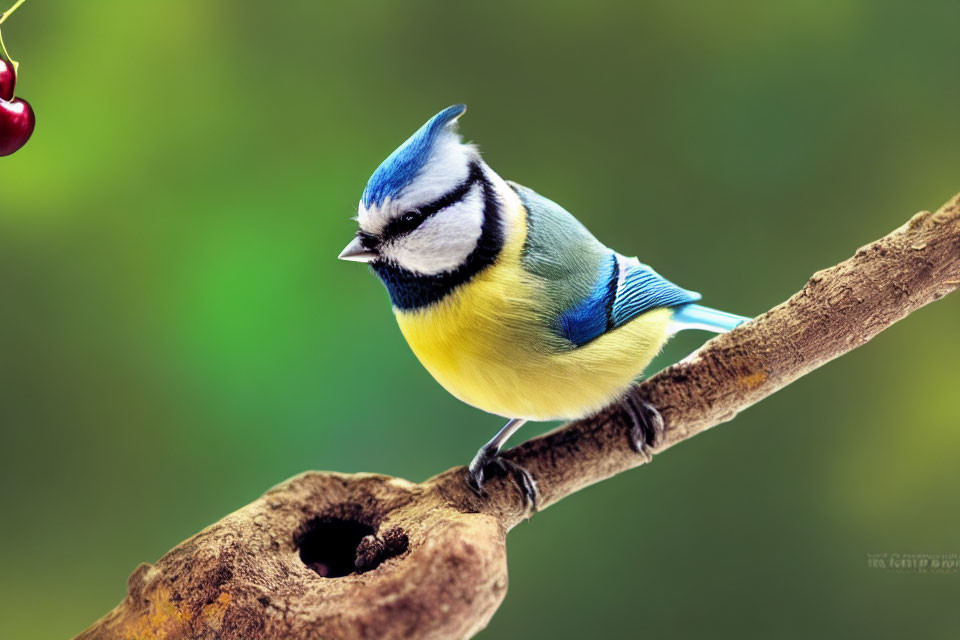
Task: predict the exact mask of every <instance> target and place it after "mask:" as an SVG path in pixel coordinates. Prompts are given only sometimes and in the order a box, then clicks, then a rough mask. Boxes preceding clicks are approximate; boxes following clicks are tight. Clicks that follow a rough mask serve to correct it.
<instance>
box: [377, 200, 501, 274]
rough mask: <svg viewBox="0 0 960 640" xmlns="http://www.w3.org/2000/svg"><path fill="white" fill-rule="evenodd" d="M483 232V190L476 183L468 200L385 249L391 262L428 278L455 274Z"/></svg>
mask: <svg viewBox="0 0 960 640" xmlns="http://www.w3.org/2000/svg"><path fill="white" fill-rule="evenodd" d="M482 229H483V190H482V188H481V185H479V184H475V185H474V186H473V187H472V188H471V189H470V191H469V192H468V193H467V195H466V196H464V198H463V199H462V200H461V201H460V202H458V203H456V204H454V205H451V206H449V207H447V208H446V209H443V210H441V211H438V212H437V213H436V214H434V215H432V216H430V217H429V218H427V220H425V221H424V222H423V224H421V225H420V226H419V227H417V228H416V229H415V230H414V231H412V232H411V233H409V234H407V235H405V236H401V237H399V238H397V239H396V240H394V241H392V242H389V243H387V245H386V246H384V247H383V248H382V249H381V252H382V254H383V255H384V257H386V258H387V259H388V260H391V261H392V262H395V263H396V264H399V265H400V266H402V267H403V268H405V269H408V270H410V271H414V272H417V273H421V274H424V275H436V274H438V273H443V272H445V271H453V270H454V269H456V268H457V267H459V266H460V265H461V264H463V263H464V262H465V261H466V259H467V256H469V255H470V253H471V252H472V251H473V250H474V248H475V247H476V246H477V241H478V240H479V239H480V233H481V232H482Z"/></svg>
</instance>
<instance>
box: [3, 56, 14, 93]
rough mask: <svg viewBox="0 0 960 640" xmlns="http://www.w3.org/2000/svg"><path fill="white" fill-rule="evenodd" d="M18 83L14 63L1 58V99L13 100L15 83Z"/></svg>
mask: <svg viewBox="0 0 960 640" xmlns="http://www.w3.org/2000/svg"><path fill="white" fill-rule="evenodd" d="M16 83H17V74H16V73H14V71H13V65H12V64H11V63H9V62H7V61H6V60H0V100H13V85H15V84H16Z"/></svg>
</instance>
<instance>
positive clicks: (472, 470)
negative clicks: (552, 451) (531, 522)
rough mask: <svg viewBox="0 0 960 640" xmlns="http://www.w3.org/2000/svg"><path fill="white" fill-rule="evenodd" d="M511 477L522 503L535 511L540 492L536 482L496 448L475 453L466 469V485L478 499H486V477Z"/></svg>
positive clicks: (482, 449) (489, 447)
mask: <svg viewBox="0 0 960 640" xmlns="http://www.w3.org/2000/svg"><path fill="white" fill-rule="evenodd" d="M497 476H511V477H513V480H514V482H516V483H517V488H518V489H520V493H521V494H523V500H524V503H525V504H526V505H527V508H529V509H530V510H531V511H536V510H537V507H538V505H539V504H540V491H539V490H538V489H537V482H536V481H535V480H534V479H533V476H532V475H531V474H530V472H529V471H527V470H526V469H524V468H523V467H521V466H520V465H519V464H517V463H516V462H513V461H512V460H508V459H506V458H504V457H503V456H501V455H500V451H499V450H498V449H497V448H496V447H491V446H484V447H481V448H480V450H479V451H477V455H475V456H474V457H473V460H471V461H470V465H469V466H468V467H467V485H468V486H469V487H470V488H471V489H473V492H474V493H476V494H477V495H478V496H480V497H486V495H487V494H486V492H485V491H484V490H483V483H484V480H485V479H486V478H488V477H497Z"/></svg>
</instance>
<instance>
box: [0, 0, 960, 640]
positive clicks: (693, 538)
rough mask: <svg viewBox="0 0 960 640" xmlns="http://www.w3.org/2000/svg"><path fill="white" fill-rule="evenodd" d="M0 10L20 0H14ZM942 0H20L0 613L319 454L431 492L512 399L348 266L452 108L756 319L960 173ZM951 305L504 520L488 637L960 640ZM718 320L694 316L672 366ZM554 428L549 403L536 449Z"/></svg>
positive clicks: (6, 282) (627, 235)
mask: <svg viewBox="0 0 960 640" xmlns="http://www.w3.org/2000/svg"><path fill="white" fill-rule="evenodd" d="M7 4H10V1H9V0H8V2H7ZM958 24H960V4H958V3H956V2H953V1H950V2H946V1H944V2H925V3H913V4H908V3H901V2H868V1H866V0H863V1H860V2H849V1H843V2H800V1H792V2H778V3H769V2H739V3H706V2H690V3H687V2H678V3H674V2H666V1H661V2H641V3H613V2H610V3H604V2H595V3H580V2H576V3H575V2H536V3H508V2H498V3H494V2H489V3H475V4H473V5H472V6H468V5H465V4H459V3H449V2H423V1H417V2H404V3H399V2H393V3H391V2H363V3H357V2H350V3H339V2H323V3H320V2H307V1H300V2H284V3H275V4H269V3H239V2H228V1H226V0H217V1H214V0H207V1H205V2H187V1H186V0H177V1H167V2H128V1H121V0H111V1H107V0H103V1H98V2H82V3H81V2H69V3H68V2H55V3H54V2H39V1H37V0H33V1H32V2H28V3H26V4H25V5H24V6H23V7H22V8H21V9H20V10H19V12H18V13H17V14H16V15H15V16H14V17H13V18H12V19H10V20H9V21H8V22H7V23H6V24H5V25H4V27H3V32H4V36H5V40H6V42H7V45H8V47H9V48H10V50H11V53H12V55H13V56H14V57H15V58H17V59H19V60H20V61H21V75H20V82H19V85H18V92H17V93H18V95H20V96H21V97H24V98H27V99H28V100H30V101H31V102H32V104H33V105H34V107H35V109H36V112H37V118H38V125H37V129H36V133H35V135H34V137H33V139H32V140H31V141H30V143H29V144H28V145H27V147H26V148H25V149H23V150H22V151H21V152H19V153H17V154H16V155H14V156H11V157H8V158H3V159H0V293H2V298H0V299H2V312H0V380H2V383H0V434H2V444H0V514H2V515H0V553H2V556H0V637H3V638H10V639H19V638H30V639H33V638H41V639H42V638H65V637H69V636H72V635H73V634H74V633H77V632H79V631H80V630H81V629H83V628H84V627H86V626H87V625H89V624H90V623H92V622H93V621H94V620H95V619H97V618H98V617H99V616H100V615H102V614H104V613H105V612H106V611H107V610H108V609H110V608H111V607H113V606H114V605H115V604H117V602H119V601H120V599H121V598H122V597H123V595H124V592H125V581H126V577H127V575H128V574H129V573H130V571H131V570H132V569H133V568H134V567H135V566H136V565H137V564H138V563H139V562H142V561H152V560H155V559H156V558H158V557H159V556H160V555H162V554H163V553H164V552H165V551H167V550H168V549H169V548H170V547H172V546H173V545H175V544H176V543H178V542H179V541H180V540H182V539H184V538H186V537H187V536H189V535H191V534H193V533H194V532H196V531H198V530H199V529H201V528H202V527H204V526H205V525H207V524H209V523H211V522H213V521H214V520H217V519H219V518H220V517H222V516H223V515H225V514H227V513H229V512H230V511H232V510H234V509H236V508H238V507H240V506H242V505H243V504H245V503H247V502H248V501H250V500H252V499H254V498H256V497H257V496H258V495H260V494H261V493H262V492H263V491H265V490H266V489H267V488H268V487H270V486H272V485H273V484H275V483H277V482H280V481H282V480H283V479H285V478H287V477H288V476H291V475H293V474H295V473H298V472H300V471H303V470H305V469H335V470H339V471H378V472H383V473H388V474H391V475H397V476H402V477H405V478H409V479H411V480H421V479H424V478H426V477H428V476H430V475H432V474H434V473H436V472H439V471H442V470H444V469H446V468H448V467H450V466H452V465H455V464H462V463H465V462H467V461H468V460H469V458H470V456H472V455H473V453H474V452H475V450H476V449H477V447H478V446H479V445H480V444H481V443H482V442H484V441H485V440H486V439H487V438H488V437H489V436H490V435H491V434H492V433H493V432H494V431H495V430H496V429H497V428H498V427H499V426H500V422H501V421H500V419H499V418H494V417H491V416H487V415H484V414H483V413H481V412H479V411H477V410H474V409H472V408H470V407H467V406H464V405H461V404H460V403H458V402H457V401H456V400H454V399H453V398H452V397H450V396H448V395H447V394H446V393H445V392H444V391H443V390H442V389H441V388H440V387H439V386H438V385H437V384H436V383H434V382H433V381H432V380H431V379H430V377H429V376H428V374H427V373H426V372H425V371H424V370H423V369H422V368H421V367H420V366H419V364H418V363H417V361H416V360H415V359H414V357H413V356H412V355H411V353H410V351H409V350H408V348H407V347H406V345H405V344H404V342H403V341H402V338H401V336H400V334H399V331H398V330H397V328H396V326H395V323H394V321H393V318H392V315H391V313H390V307H389V302H388V299H387V295H386V292H385V291H384V290H383V287H382V286H381V285H380V284H379V283H378V282H377V281H376V280H375V279H374V278H373V277H372V276H371V275H370V274H369V273H368V272H367V270H366V269H364V268H363V267H361V266H358V265H356V264H352V263H344V262H338V261H337V260H336V255H337V253H338V251H339V250H340V249H341V248H342V246H343V245H344V244H345V243H346V242H347V241H348V240H349V238H350V236H351V234H352V233H353V231H354V229H355V225H354V223H353V222H352V221H351V220H350V219H349V218H350V216H352V215H354V213H355V208H356V203H357V200H358V199H359V196H360V191H361V189H362V188H363V185H364V183H365V181H366V179H367V177H368V176H369V174H370V173H371V172H372V170H373V169H374V168H375V167H376V166H377V164H378V163H379V162H380V161H381V160H382V159H383V158H384V157H385V156H386V154H388V153H389V152H390V151H392V150H393V148H394V147H395V146H396V145H397V144H399V143H400V142H401V141H402V140H404V139H405V138H406V137H407V136H408V135H409V134H410V133H412V132H413V131H414V129H415V128H416V127H418V126H419V125H420V124H421V123H422V122H423V121H424V120H426V119H427V118H428V117H430V116H431V115H433V114H434V113H435V112H436V111H438V110H439V109H441V108H442V107H445V106H447V105H449V104H451V103H455V102H461V101H462V102H466V103H468V104H469V105H470V111H469V113H468V114H467V116H466V117H465V118H464V119H463V121H462V126H461V129H462V131H463V132H464V134H465V136H466V137H467V138H468V139H472V140H475V141H477V142H478V143H479V144H480V145H481V148H482V150H483V152H484V153H485V157H486V159H487V160H488V162H490V164H491V165H492V166H493V167H494V168H495V169H497V170H498V171H499V172H500V173H501V174H502V175H503V176H505V177H507V178H511V179H514V180H517V181H519V182H521V183H524V184H527V185H528V186H531V187H533V188H535V189H537V190H539V191H540V192H542V193H544V194H547V195H549V196H550V197H552V198H554V199H555V200H557V201H559V202H560V203H562V204H564V205H565V206H567V207H568V208H569V209H570V210H571V211H573V212H575V213H576V214H577V215H578V216H579V217H580V219H581V220H583V221H584V222H585V223H586V224H587V225H588V226H589V227H590V228H591V229H592V230H593V231H594V232H595V233H596V234H597V235H598V236H599V237H600V238H601V239H603V240H606V241H608V242H610V243H611V244H612V245H613V246H614V247H615V248H617V249H619V250H620V251H622V252H625V253H628V254H633V253H636V254H638V255H639V256H640V257H641V258H642V259H643V260H644V261H647V262H650V263H651V264H653V265H655V266H656V267H657V268H658V269H659V270H660V271H661V272H662V273H664V274H665V275H667V276H668V277H670V278H671V279H673V280H675V281H676V282H678V283H680V284H682V285H684V286H688V287H691V288H694V289H696V290H699V291H701V292H702V293H703V294H704V299H705V300H706V301H707V303H708V304H711V305H715V306H718V307H721V308H723V309H727V310H730V311H735V312H738V313H743V314H746V315H755V314H758V313H760V312H762V311H765V310H766V309H768V308H769V307H770V306H772V305H774V304H776V303H778V302H780V301H781V300H783V299H784V298H785V297H787V296H789V295H790V294H792V293H793V292H794V291H796V290H797V289H798V288H799V287H800V286H801V285H802V284H803V283H804V281H805V280H806V278H807V277H808V276H809V275H810V274H811V273H813V271H815V270H817V269H820V268H823V267H826V266H829V265H832V264H834V263H836V262H837V261H839V260H842V259H844V258H846V257H848V256H849V255H851V254H852V253H853V251H854V250H855V249H856V248H857V247H858V246H859V245H861V244H863V243H866V242H868V241H871V240H873V239H875V238H877V237H879V236H881V235H883V234H885V233H887V232H889V231H890V230H892V229H893V228H894V227H896V226H899V225H900V224H901V223H903V222H904V221H905V220H906V219H907V218H908V217H909V216H910V215H912V214H913V213H914V212H915V211H917V210H920V209H924V208H927V209H930V208H935V207H938V206H939V205H940V204H941V203H942V202H944V201H945V200H947V199H948V198H949V197H951V196H952V195H953V194H954V193H955V192H957V190H958V189H960V170H958V169H960V162H958V160H957V149H958V148H960V126H958V125H960V118H958V113H960V106H958V105H960V82H958V77H960V56H958V53H957V44H956V43H957V25H958ZM958 322H960V296H951V297H949V298H947V299H945V300H943V301H941V302H938V303H937V304H935V305H933V306H932V307H929V308H927V309H924V310H923V311H921V312H919V313H917V314H915V315H913V316H911V317H910V318H908V319H907V320H905V321H903V322H901V323H900V324H897V325H896V326H895V327H893V328H892V329H890V330H889V331H887V332H886V333H884V334H883V335H882V336H880V337H879V338H878V339H877V340H875V341H874V342H873V343H871V344H869V345H868V346H866V347H865V348H863V349H860V350H858V351H856V352H854V353H852V354H850V355H848V356H846V357H844V358H842V359H840V360H839V361H837V362H835V363H833V364H831V365H829V366H827V367H825V368H823V369H822V370H820V371H817V372H816V373H814V374H812V375H810V376H808V377H806V378H803V379H802V380H800V381H799V382H797V383H795V384H794V385H792V386H791V387H789V388H788V389H786V390H784V391H783V392H781V393H778V394H777V395H775V396H774V397H771V398H770V399H768V400H766V401H764V402H763V403H761V404H760V405H758V406H756V407H754V408H752V409H750V410H749V411H747V412H746V413H745V414H743V415H741V416H740V417H739V418H737V420H736V421H735V422H733V423H731V424H728V425H725V426H723V427H721V428H719V429H716V430H714V431H711V432H709V433H707V434H705V435H702V436H700V437H698V438H696V439H695V440H694V441H692V442H689V443H685V444H683V445H682V446H680V447H678V448H676V449H674V450H672V451H670V452H669V454H668V455H664V456H663V457H661V458H658V459H657V463H656V464H653V465H651V466H649V467H646V468H643V469H642V470H637V471H634V472H631V473H626V474H623V475H621V476H619V477H617V478H615V479H612V480H610V481H607V482H605V483H602V484H601V485H598V486H595V487H592V488H590V489H588V490H585V491H583V492H581V493H580V494H577V495H575V496H573V497H571V498H569V499H567V500H565V501H564V502H563V503H562V504H560V505H558V506H556V507H553V508H551V509H549V510H548V511H546V512H544V513H541V514H539V515H538V516H536V517H535V518H534V519H533V520H532V521H530V522H528V523H525V524H524V525H522V526H520V527H519V528H517V529H516V530H515V531H514V532H513V533H511V534H510V538H509V552H510V572H511V574H510V575H511V584H510V591H509V594H508V596H507V599H506V601H505V603H504V604H503V607H502V608H501V610H500V611H499V613H498V614H497V615H496V617H495V618H494V620H493V622H492V623H491V624H490V626H489V628H488V629H487V630H486V631H485V632H484V633H482V634H481V637H482V638H554V639H555V638H584V637H597V636H600V637H636V636H640V635H645V636H651V637H664V636H669V637H703V636H709V637H714V638H728V637H729V638H739V637H744V636H747V637H750V636H754V637H755V636H762V637H781V638H807V637H810V636H812V635H827V636H839V635H848V634H852V633H853V632H854V631H857V632H859V633H861V634H862V635H864V636H865V637H875V638H881V637H904V636H906V635H908V634H910V635H916V636H919V637H923V638H948V637H951V638H953V637H956V636H957V625H958V622H957V617H956V609H955V606H956V603H957V600H958V597H960V574H956V573H955V574H949V575H905V574H897V573H892V572H885V571H881V570H877V569H871V568H868V566H867V561H866V554H867V553H877V552H888V553H906V552H927V553H951V552H960V510H958V488H960V465H958V464H957V451H958V450H960V428H958V427H960V406H958V404H957V398H958V395H957V392H958V388H960V371H958V367H957V362H960V340H958V338H957V336H958V333H957V330H958V326H960V324H958ZM706 337H707V336H706V335H705V334H697V333H695V332H694V333H690V332H688V334H685V335H682V336H681V337H680V338H678V339H677V340H675V341H674V342H673V343H672V344H671V345H670V346H669V348H668V349H667V350H666V351H665V353H664V354H663V355H662V357H661V358H660V359H659V360H658V361H657V362H656V363H655V367H654V368H660V367H662V366H665V365H666V364H668V363H670V362H672V361H674V360H676V359H678V358H680V357H682V356H683V355H685V354H686V353H688V352H689V351H691V350H693V349H694V348H696V346H697V345H698V344H699V343H700V342H702V341H703V340H704V339H705V338H706ZM549 426H550V425H531V426H529V427H527V428H526V429H525V432H524V433H523V435H524V436H526V437H529V436H532V435H534V434H535V433H537V432H538V431H543V430H545V429H547V428H548V427H549Z"/></svg>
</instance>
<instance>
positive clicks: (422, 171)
mask: <svg viewBox="0 0 960 640" xmlns="http://www.w3.org/2000/svg"><path fill="white" fill-rule="evenodd" d="M466 109H467V108H466V106H465V105H462V104H459V105H454V106H452V107H447V108H446V109H444V110H443V111H441V112H440V113H438V114H437V115H435V116H433V117H432V118H430V120H428V121H427V122H426V124H424V125H423V126H422V127H420V128H419V129H418V130H417V131H416V133H414V134H413V135H412V136H410V137H409V138H408V139H407V141H406V142H404V143H403V144H401V145H400V146H399V147H398V148H397V149H396V151H394V152H393V153H391V154H390V156H389V157H387V159H386V160H384V161H383V163H381V164H380V166H379V167H377V170H376V171H374V172H373V175H372V176H371V177H370V180H369V181H368V182H367V186H366V188H365V189H364V190H363V196H362V198H361V199H360V205H359V208H358V209H359V216H358V218H357V220H358V222H359V223H360V230H359V231H358V232H357V236H356V237H355V238H354V239H353V241H352V242H350V244H348V245H347V246H346V248H345V249H344V250H343V251H342V252H341V253H340V258H341V259H342V260H354V261H357V262H370V263H373V266H374V269H375V270H377V272H378V273H381V275H383V273H382V272H383V271H386V270H402V271H403V272H404V273H406V274H408V275H410V274H412V275H416V276H421V277H431V276H438V275H440V274H448V273H450V272H454V271H456V270H458V269H461V268H462V267H463V266H464V265H465V264H466V263H467V262H469V261H470V260H471V259H472V256H475V255H476V253H477V248H478V245H479V244H481V242H482V236H483V237H484V238H485V237H486V236H489V235H490V228H489V225H490V224H498V222H497V221H490V220H489V218H490V217H491V216H490V215H489V209H490V207H489V206H488V202H489V200H490V198H491V197H493V195H492V191H493V187H492V186H491V184H490V180H491V179H496V180H497V181H498V182H502V181H499V178H495V174H493V173H492V172H491V171H490V170H489V168H488V167H486V165H485V164H483V161H482V160H481V159H480V154H479V152H478V151H477V149H476V147H474V146H473V145H471V144H466V143H464V142H462V141H461V139H460V135H459V134H458V133H457V130H456V126H457V119H458V118H459V117H460V116H461V115H463V113H464V111H466ZM485 224H486V225H487V227H486V228H485ZM498 233H499V232H498Z"/></svg>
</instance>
